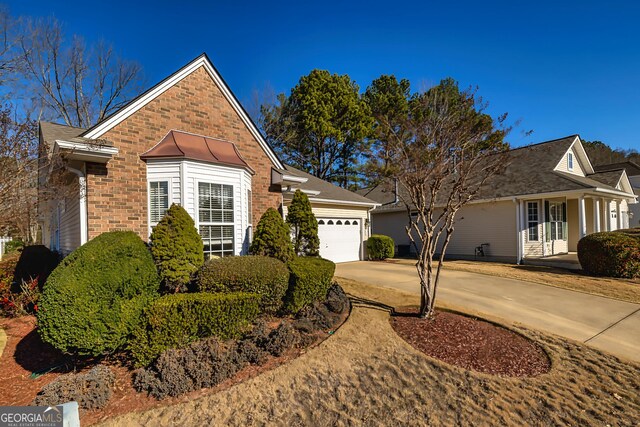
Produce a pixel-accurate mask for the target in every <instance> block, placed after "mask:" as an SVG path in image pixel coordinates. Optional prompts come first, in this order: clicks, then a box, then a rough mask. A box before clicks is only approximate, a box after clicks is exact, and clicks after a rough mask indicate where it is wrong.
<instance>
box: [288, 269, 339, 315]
mask: <svg viewBox="0 0 640 427" xmlns="http://www.w3.org/2000/svg"><path fill="white" fill-rule="evenodd" d="M287 266H288V267H289V271H290V272H291V277H290V279H289V289H288V290H287V295H286V296H285V308H286V310H287V311H288V312H289V313H297V312H298V311H300V310H301V309H302V308H304V307H305V306H307V305H309V304H313V303H314V302H316V301H321V300H324V298H325V297H326V295H327V291H328V290H329V288H330V287H331V280H332V279H333V273H334V272H335V270H336V265H335V264H334V263H333V262H331V261H329V260H326V259H322V258H311V257H298V258H295V259H293V260H291V261H289V263H287Z"/></svg>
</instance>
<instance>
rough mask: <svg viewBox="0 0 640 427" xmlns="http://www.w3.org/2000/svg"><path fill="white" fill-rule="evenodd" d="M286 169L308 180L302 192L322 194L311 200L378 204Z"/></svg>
mask: <svg viewBox="0 0 640 427" xmlns="http://www.w3.org/2000/svg"><path fill="white" fill-rule="evenodd" d="M285 169H286V172H287V173H289V174H291V175H295V176H299V177H302V178H307V182H305V183H304V184H302V185H301V186H300V188H301V189H302V190H312V191H320V194H318V195H317V196H311V198H318V199H327V200H339V201H342V202H345V203H346V202H354V203H364V204H370V205H374V204H377V202H376V201H374V200H372V199H369V198H367V197H363V196H361V195H360V194H356V193H354V192H353V191H349V190H345V189H344V188H341V187H338V186H337V185H333V184H331V183H330V182H327V181H324V180H322V179H320V178H318V177H315V176H313V175H311V174H308V173H306V172H303V171H301V170H299V169H296V168H294V167H292V166H288V165H285Z"/></svg>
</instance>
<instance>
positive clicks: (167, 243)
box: [149, 204, 204, 292]
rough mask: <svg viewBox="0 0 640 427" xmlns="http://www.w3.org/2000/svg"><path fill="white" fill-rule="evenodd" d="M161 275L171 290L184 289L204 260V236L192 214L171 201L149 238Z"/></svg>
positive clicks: (164, 283)
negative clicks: (196, 225) (201, 235)
mask: <svg viewBox="0 0 640 427" xmlns="http://www.w3.org/2000/svg"><path fill="white" fill-rule="evenodd" d="M149 240H150V243H151V253H152V254H153V259H154V260H155V263H156V266H157V267H158V272H159V273H160V279H161V280H162V283H163V285H164V287H165V289H166V290H167V291H168V292H180V291H185V290H186V288H187V286H188V285H189V283H190V282H191V280H192V279H193V277H194V276H195V274H196V272H197V271H198V269H199V268H200V267H201V266H202V264H203V263H204V252H203V244H202V238H201V237H200V235H199V234H198V230H196V227H195V223H194V222H193V219H192V218H191V216H190V215H189V214H188V213H187V211H186V210H184V208H183V207H182V206H179V205H176V204H172V205H171V207H170V208H169V210H168V211H167V213H165V214H164V216H163V217H162V219H161V220H160V222H159V223H158V225H156V226H155V227H153V232H152V233H151V237H150V238H149Z"/></svg>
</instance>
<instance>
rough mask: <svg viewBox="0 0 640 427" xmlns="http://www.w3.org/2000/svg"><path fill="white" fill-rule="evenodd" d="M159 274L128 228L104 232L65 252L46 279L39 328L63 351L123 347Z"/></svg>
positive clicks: (103, 350) (155, 287)
mask: <svg viewBox="0 0 640 427" xmlns="http://www.w3.org/2000/svg"><path fill="white" fill-rule="evenodd" d="M159 282H160V281H159V278H158V273H157V271H156V267H155V265H154V264H153V259H152V257H151V253H149V249H148V248H147V245H146V244H145V243H144V242H143V241H142V240H141V239H140V237H138V235H137V234H135V233H133V232H131V231H114V232H110V233H104V234H101V235H100V236H98V237H96V238H95V239H93V240H91V241H89V242H88V243H86V244H84V245H82V246H81V247H79V248H78V249H76V250H75V251H73V252H72V253H71V254H70V255H69V256H68V257H66V258H65V259H64V260H63V261H62V263H61V264H60V265H59V266H58V267H57V268H56V269H55V270H54V271H53V272H52V273H51V275H50V276H49V278H48V279H47V282H46V283H45V285H44V290H43V292H42V297H41V299H40V309H39V310H38V331H39V333H40V336H41V337H42V339H43V340H44V341H45V342H48V343H49V344H51V345H53V346H54V347H55V348H57V349H58V350H60V351H63V352H65V353H73V354H78V355H91V356H99V355H103V354H106V353H111V352H113V351H115V350H117V349H119V348H121V347H122V346H123V345H124V344H125V343H126V340H127V337H128V336H129V334H130V333H131V331H132V330H133V328H134V326H135V325H136V324H137V323H138V322H139V318H140V316H141V314H142V310H143V308H144V306H145V305H146V304H148V302H149V301H150V300H151V299H152V298H154V297H155V296H157V292H158V288H159Z"/></svg>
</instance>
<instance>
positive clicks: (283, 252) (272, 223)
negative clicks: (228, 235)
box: [249, 208, 294, 262]
mask: <svg viewBox="0 0 640 427" xmlns="http://www.w3.org/2000/svg"><path fill="white" fill-rule="evenodd" d="M249 253H251V255H264V256H268V257H271V258H277V259H279V260H280V261H283V262H287V261H288V260H290V259H291V258H293V256H294V254H293V246H292V245H291V236H290V235H289V227H287V224H285V223H284V221H283V220H282V216H281V215H280V213H279V212H278V211H277V210H275V209H273V208H269V209H267V211H266V212H265V213H264V214H262V217H261V218H260V221H259V222H258V226H257V227H256V232H255V234H254V236H253V242H252V243H251V247H250V248H249Z"/></svg>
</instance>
